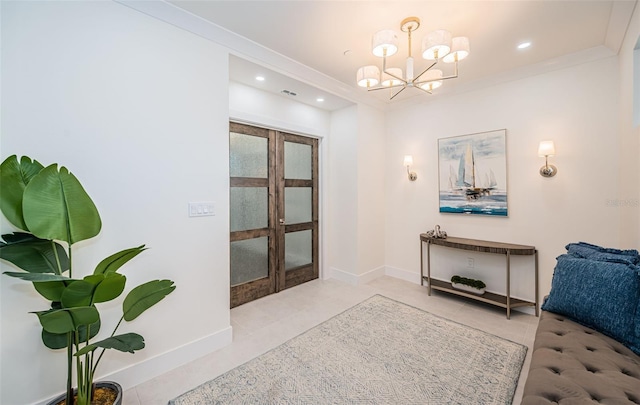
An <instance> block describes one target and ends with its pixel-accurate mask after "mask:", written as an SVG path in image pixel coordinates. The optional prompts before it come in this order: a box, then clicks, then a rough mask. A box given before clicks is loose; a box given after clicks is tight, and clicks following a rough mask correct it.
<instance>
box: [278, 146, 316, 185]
mask: <svg viewBox="0 0 640 405" xmlns="http://www.w3.org/2000/svg"><path fill="white" fill-rule="evenodd" d="M284 178H285V179H299V180H311V145H304V144H301V143H294V142H285V143H284Z"/></svg>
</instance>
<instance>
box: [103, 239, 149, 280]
mask: <svg viewBox="0 0 640 405" xmlns="http://www.w3.org/2000/svg"><path fill="white" fill-rule="evenodd" d="M143 250H147V249H146V248H145V247H144V245H141V246H138V247H135V248H130V249H125V250H122V251H120V252H118V253H114V254H112V255H111V256H109V257H107V258H106V259H104V260H103V261H101V262H100V263H99V264H98V266H97V267H96V269H95V271H94V272H93V274H107V273H113V272H116V271H118V269H119V268H120V267H122V266H123V265H124V264H125V263H126V262H128V261H129V260H131V259H133V258H134V257H136V256H138V255H139V254H140V253H142V251H143Z"/></svg>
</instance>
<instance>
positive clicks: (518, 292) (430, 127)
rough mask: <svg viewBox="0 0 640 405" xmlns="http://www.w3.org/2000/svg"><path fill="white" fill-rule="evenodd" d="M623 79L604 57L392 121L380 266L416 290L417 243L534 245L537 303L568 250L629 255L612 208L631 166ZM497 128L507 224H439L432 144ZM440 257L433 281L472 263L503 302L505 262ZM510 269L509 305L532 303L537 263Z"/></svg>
mask: <svg viewBox="0 0 640 405" xmlns="http://www.w3.org/2000/svg"><path fill="white" fill-rule="evenodd" d="M618 76H619V74H618V64H617V58H616V57H611V58H607V59H604V60H600V61H596V62H592V63H588V64H583V65H579V66H575V67H572V68H568V69H564V70H558V71H554V72H551V73H547V74H542V75H538V76H534V77H530V78H527V79H522V80H517V81H513V82H508V83H504V84H501V85H497V86H494V87H491V88H488V89H485V90H478V91H472V92H468V93H464V94H459V95H453V96H447V97H437V96H436V97H433V99H431V100H428V101H426V102H424V103H423V104H416V105H414V106H411V107H408V108H405V109H404V110H396V111H392V112H389V113H388V115H387V142H386V149H387V165H386V167H387V185H386V194H387V209H386V212H387V218H386V263H387V266H389V268H390V269H391V270H392V271H395V272H404V273H406V274H415V276H413V277H414V278H413V279H414V280H415V281H416V282H417V281H418V280H419V277H418V276H417V274H418V273H419V266H420V256H419V254H418V246H419V241H418V235H419V234H420V233H422V232H426V231H427V230H429V229H433V227H434V226H435V225H436V224H439V225H440V226H441V227H442V229H443V230H445V231H447V232H448V233H449V235H452V236H460V237H468V238H476V239H485V240H495V241H502V242H511V243H519V244H526V245H534V246H536V247H537V249H538V250H539V255H540V284H539V285H540V295H541V296H543V295H544V294H546V293H548V291H549V288H550V282H551V276H552V274H553V268H554V265H555V258H556V257H557V256H558V255H560V254H562V253H563V252H564V246H565V245H566V244H567V243H569V242H573V241H579V240H586V241H590V242H593V243H600V244H603V245H607V246H621V245H623V244H626V243H627V241H622V240H621V238H620V234H619V229H620V222H621V218H620V216H619V215H618V209H617V208H615V207H612V206H610V204H609V201H611V200H614V199H617V198H620V196H621V195H625V193H626V190H619V188H618V187H619V184H618V181H617V179H618V176H619V174H620V170H621V164H625V163H626V162H621V161H620V159H619V151H620V144H621V142H620V129H619V119H618V110H619V106H618V93H619V79H618ZM420 97H424V96H420ZM416 101H419V99H418V98H416ZM501 128H506V129H507V155H508V156H507V157H508V160H507V170H508V191H509V196H508V205H509V217H508V218H496V217H482V216H464V215H462V216H461V215H456V214H440V213H439V212H438V153H437V140H438V139H439V138H446V137H451V136H456V135H463V134H470V133H476V132H482V131H489V130H494V129H501ZM545 139H551V140H554V141H555V144H556V151H557V156H554V157H552V158H551V162H550V163H552V164H554V165H556V166H557V167H558V174H557V175H556V177H554V178H550V179H548V178H543V177H541V176H540V175H539V174H538V170H539V168H540V166H542V165H543V164H544V159H542V158H539V157H538V156H537V147H538V143H539V141H541V140H545ZM404 154H413V156H414V164H415V170H416V172H417V174H418V180H417V181H415V182H409V181H408V180H407V178H406V171H405V168H404V167H403V166H402V165H401V162H402V156H403V155H404ZM635 170H637V166H636V169H635ZM621 186H622V185H621ZM629 187H631V189H632V190H633V189H635V186H629ZM437 255H438V257H439V259H437V260H440V261H439V262H436V263H435V266H434V267H435V271H436V272H438V271H439V272H441V273H443V274H444V276H446V275H449V274H451V273H453V272H457V271H459V270H460V269H462V270H464V271H467V269H466V268H467V258H468V257H471V258H475V268H474V270H472V271H471V275H474V274H473V273H475V272H477V273H480V274H484V277H482V278H483V280H485V282H487V285H488V289H489V290H494V291H500V290H502V291H504V287H503V286H504V271H503V270H502V269H504V266H505V264H504V257H500V256H497V257H491V256H489V255H486V254H485V255H482V254H475V255H471V254H468V253H465V252H457V251H454V250H450V249H446V250H445V249H441V250H439V251H438V252H437ZM434 256H436V253H435V252H434ZM485 256H486V257H485ZM434 259H435V257H434ZM513 264H514V266H513V267H514V268H513V273H514V274H513V280H512V285H513V286H514V290H513V291H512V293H513V295H515V296H519V297H522V298H529V299H531V298H533V287H532V285H533V276H532V274H533V272H532V269H533V261H532V260H529V261H527V260H526V258H518V260H515V263H513ZM496 269H497V270H496ZM407 278H409V277H407Z"/></svg>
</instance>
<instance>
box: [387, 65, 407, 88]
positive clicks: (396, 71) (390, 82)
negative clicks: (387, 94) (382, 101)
mask: <svg viewBox="0 0 640 405" xmlns="http://www.w3.org/2000/svg"><path fill="white" fill-rule="evenodd" d="M387 72H389V73H391V74H392V75H393V76H396V77H393V76H391V75H389V74H387V73H385V72H382V85H383V86H397V85H400V84H402V83H404V82H403V81H402V80H400V79H397V77H400V78H402V69H400V68H389V69H387Z"/></svg>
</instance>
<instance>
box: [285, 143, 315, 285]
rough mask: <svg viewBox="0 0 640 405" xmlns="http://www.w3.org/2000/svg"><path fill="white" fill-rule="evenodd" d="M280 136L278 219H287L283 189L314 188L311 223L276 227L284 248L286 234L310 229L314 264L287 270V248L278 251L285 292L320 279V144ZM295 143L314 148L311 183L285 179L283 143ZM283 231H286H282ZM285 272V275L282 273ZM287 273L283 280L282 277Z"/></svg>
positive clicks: (312, 152)
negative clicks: (285, 267) (285, 266)
mask: <svg viewBox="0 0 640 405" xmlns="http://www.w3.org/2000/svg"><path fill="white" fill-rule="evenodd" d="M280 135H282V136H280V137H279V138H278V140H277V148H278V152H282V153H277V156H279V158H280V159H282V161H279V162H278V165H277V168H278V169H277V179H278V180H277V181H278V185H277V187H276V190H277V191H278V194H277V204H278V213H277V214H278V218H285V212H284V190H285V187H311V190H312V195H311V222H306V223H302V224H292V225H288V224H285V225H284V226H283V225H281V224H280V222H279V221H278V223H277V224H276V226H277V227H278V232H276V235H277V237H278V243H279V246H282V247H284V246H285V245H284V243H285V235H286V234H287V233H289V232H297V231H306V230H311V235H312V239H311V264H308V265H304V266H300V267H298V268H295V269H292V270H289V271H285V269H284V263H285V258H284V255H285V249H284V248H282V249H280V250H279V252H278V254H279V255H278V261H279V263H280V264H281V265H280V266H279V270H280V271H278V279H277V283H278V291H282V290H285V289H287V288H290V287H294V286H296V285H299V284H302V283H305V282H307V281H310V280H314V279H316V278H318V277H319V273H320V272H319V269H320V265H319V256H320V255H319V227H318V217H319V215H318V211H319V209H320V201H319V192H318V174H319V170H318V166H319V159H318V157H319V156H318V149H319V143H318V140H317V139H316V138H310V137H305V136H300V135H294V134H290V133H286V132H280ZM287 141H288V142H295V143H301V144H304V145H309V146H311V180H294V179H285V178H284V143H285V142H287ZM282 228H284V229H282ZM281 273H282V274H281ZM283 274H284V277H282V275H283Z"/></svg>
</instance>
